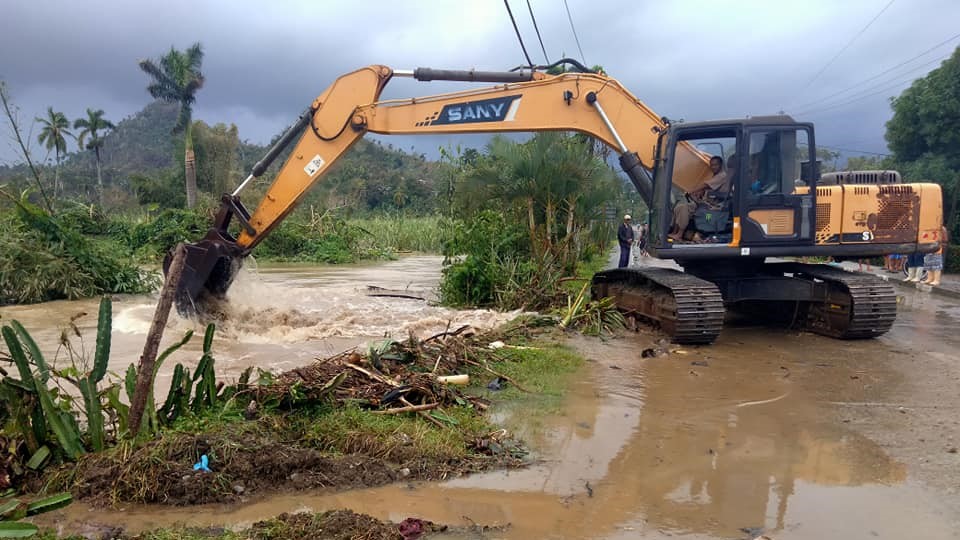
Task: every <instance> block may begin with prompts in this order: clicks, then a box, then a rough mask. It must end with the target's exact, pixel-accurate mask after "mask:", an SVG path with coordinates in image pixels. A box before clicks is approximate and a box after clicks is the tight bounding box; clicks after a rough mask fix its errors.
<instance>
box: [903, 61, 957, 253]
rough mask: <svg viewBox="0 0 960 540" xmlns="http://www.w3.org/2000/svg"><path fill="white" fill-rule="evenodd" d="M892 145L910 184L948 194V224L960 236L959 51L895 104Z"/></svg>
mask: <svg viewBox="0 0 960 540" xmlns="http://www.w3.org/2000/svg"><path fill="white" fill-rule="evenodd" d="M892 107H893V118H892V119H891V120H890V121H889V122H887V134H886V138H887V142H888V143H889V146H890V150H892V151H893V153H894V160H895V161H896V162H897V164H898V167H899V168H900V169H901V172H902V173H903V175H904V177H905V178H906V179H908V180H926V181H934V182H937V183H939V184H940V185H942V186H943V188H944V221H945V222H946V224H947V227H948V229H949V230H950V231H951V232H953V233H954V237H955V234H956V233H957V217H958V210H960V208H958V205H957V201H958V196H960V47H958V48H957V49H956V50H955V51H954V53H953V55H952V56H951V57H950V58H949V59H947V60H946V61H944V62H943V64H941V65H940V67H938V68H937V69H934V70H933V71H931V72H930V73H928V74H927V76H926V77H924V78H922V79H917V81H915V82H914V83H913V84H912V85H911V86H910V88H908V89H906V90H904V92H903V93H902V94H900V96H899V97H896V98H894V99H893V101H892Z"/></svg>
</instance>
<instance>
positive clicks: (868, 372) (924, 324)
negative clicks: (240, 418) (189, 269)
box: [2, 257, 960, 540]
mask: <svg viewBox="0 0 960 540" xmlns="http://www.w3.org/2000/svg"><path fill="white" fill-rule="evenodd" d="M438 273H439V260H438V259H436V258H424V257H417V258H410V259H404V260H401V261H396V262H391V263H386V264H382V265H376V266H366V267H342V268H336V269H333V270H329V269H315V268H310V269H301V270H297V269H291V268H284V269H269V270H268V269H265V268H261V270H260V272H259V277H257V278H256V279H253V277H251V278H250V280H249V283H240V285H241V287H238V291H241V293H240V294H238V298H243V299H245V300H244V301H246V302H249V305H251V306H255V305H257V304H256V302H259V301H262V302H264V303H265V304H264V305H269V306H274V307H279V308H280V309H279V312H277V313H273V312H271V311H269V310H268V309H265V308H254V307H251V309H252V310H253V311H252V312H251V315H250V319H249V321H248V323H247V322H243V323H238V324H237V325H236V326H233V327H231V328H228V329H225V331H224V333H223V335H222V336H221V337H220V338H219V341H218V344H217V345H216V346H215V351H216V352H217V359H218V362H221V358H222V359H224V361H222V362H221V364H226V366H221V367H222V369H226V370H227V372H228V373H233V372H234V371H230V370H233V369H236V368H239V367H242V366H245V365H247V364H250V363H255V364H257V365H262V366H270V367H278V368H287V367H290V366H292V365H294V364H296V363H302V362H305V361H308V360H309V359H311V358H312V357H314V356H321V355H324V354H327V353H332V352H338V349H339V348H341V347H346V346H349V345H350V344H351V343H354V342H357V341H361V340H366V339H369V338H370V337H371V336H379V335H382V334H384V333H392V334H397V333H405V332H407V331H410V330H413V331H425V330H426V331H432V329H436V328H439V330H442V329H443V327H445V326H446V324H447V322H446V321H448V320H454V321H455V323H454V324H458V323H461V322H464V323H465V322H470V323H473V324H492V323H493V322H495V321H496V320H498V316H496V315H494V314H491V313H488V312H453V311H449V310H441V309H440V308H434V307H429V306H426V305H425V304H424V303H423V302H419V303H418V302H417V301H412V300H402V299H370V298H367V297H364V296H362V295H360V294H359V293H358V291H360V290H361V289H362V288H363V287H365V286H366V285H368V284H372V285H379V286H383V287H388V288H392V289H397V288H404V287H407V286H408V285H409V286H410V288H421V289H424V288H430V287H432V286H433V285H435V283H436V279H437V276H438ZM258 295H259V296H258ZM149 304H150V299H147V298H140V299H128V300H124V301H123V302H118V303H117V314H116V315H117V321H118V322H117V324H116V327H115V331H114V335H115V337H116V336H118V335H120V336H121V337H122V339H121V340H120V343H121V345H120V346H119V350H121V351H128V350H129V351H133V350H135V349H137V348H138V347H140V346H142V332H143V330H144V329H145V326H144V328H140V326H137V325H141V326H143V325H146V322H147V321H148V320H149V313H150V310H151V306H150V305H149ZM83 305H85V304H84V303H63V304H61V305H60V306H59V307H54V305H52V304H47V305H44V306H37V307H29V306H28V307H23V308H16V309H15V310H9V309H5V310H3V312H2V313H3V315H4V317H9V316H11V315H12V313H11V311H18V312H19V313H18V315H17V316H19V317H22V318H23V319H24V322H25V324H27V326H28V327H32V326H41V327H46V326H49V325H51V324H52V319H53V318H54V317H55V316H61V317H67V316H68V315H69V313H70V312H71V311H73V310H75V309H77V308H79V307H81V306H83ZM83 309H87V310H90V312H91V313H93V312H94V311H95V309H94V305H93V303H89V304H88V305H87V307H84V308H83ZM294 309H295V311H296V314H297V315H296V316H295V317H293V318H294V319H296V321H295V323H294V324H286V325H285V324H282V323H283V321H287V319H286V318H285V317H287V316H289V314H290V313H291V310H294ZM31 310H32V311H31ZM44 310H46V311H44ZM284 310H286V311H284ZM265 311H266V312H268V313H271V317H274V316H276V317H279V318H278V319H268V320H263V323H262V324H259V323H257V322H256V321H257V315H256V313H257V312H261V313H262V312H265ZM30 313H34V314H36V317H38V318H37V319H34V320H33V321H32V322H33V324H32V325H31V321H30V319H29V318H28V317H26V316H23V314H30ZM301 316H302V317H304V318H305V319H304V320H306V321H307V323H309V324H305V323H303V321H301V319H300V318H299V317H301ZM44 317H46V319H44ZM44 320H45V324H40V323H44ZM958 323H960V307H958V306H957V305H956V304H955V303H952V302H950V301H946V300H943V299H940V298H936V297H930V296H929V295H924V294H921V293H911V292H906V293H904V295H903V296H902V297H901V298H900V313H899V316H898V321H897V323H896V325H895V326H894V328H893V330H892V331H891V332H890V333H889V334H888V335H886V336H883V337H881V338H879V339H874V340H869V341H853V342H843V341H837V340H832V339H829V338H825V337H822V336H814V335H808V334H801V333H797V332H794V331H789V330H784V329H769V328H765V327H763V326H758V325H755V324H752V323H749V322H743V321H739V322H737V321H734V322H733V323H732V324H731V325H730V326H728V327H726V328H725V330H724V332H723V334H722V335H721V337H720V339H719V341H718V342H717V343H716V344H715V345H713V346H710V347H683V348H676V347H674V348H673V349H674V350H673V351H672V352H671V353H670V354H668V355H665V356H660V357H654V358H641V356H640V352H641V351H642V350H643V349H645V348H648V347H656V346H657V340H658V339H659V336H658V335H657V334H656V333H655V332H651V331H647V330H645V331H641V332H639V333H635V334H627V335H624V336H622V337H618V338H615V339H607V340H600V339H594V338H584V337H571V338H569V340H568V344H569V345H570V346H572V347H574V348H575V349H577V350H579V351H580V352H581V353H582V354H583V355H584V356H585V357H586V358H587V359H588V361H587V363H586V365H585V367H584V368H583V369H582V370H581V372H580V373H578V374H577V376H576V378H575V381H574V383H573V385H572V387H571V389H570V392H569V395H568V397H567V398H566V399H565V400H564V402H563V404H562V406H561V407H560V410H559V412H558V413H557V414H553V413H550V414H546V416H537V417H535V418H533V419H531V418H530V415H526V414H518V413H517V412H516V411H506V412H501V413H498V414H500V415H501V416H502V417H503V419H504V422H505V424H506V425H507V426H508V427H509V428H510V429H514V430H519V431H520V432H521V433H522V434H524V436H525V437H526V438H527V440H528V441H530V442H531V444H532V445H533V446H534V448H535V450H536V452H537V457H538V460H537V462H536V463H535V464H534V465H532V466H531V467H529V468H526V469H522V470H514V471H506V472H492V473H485V474H478V475H474V476H470V477H463V478H456V479H452V480H449V481H446V482H442V483H413V484H397V485H392V486H386V487H380V488H374V489H364V490H355V491H348V492H342V493H337V494H330V493H324V492H297V493H289V494H282V495H275V496H264V497H261V498H256V499H251V500H249V501H247V502H246V503H244V504H239V505H232V506H203V507H190V508H169V507H162V508H161V507H135V506H130V507H125V508H120V509H117V510H102V509H97V510H94V509H90V508H88V507H86V506H85V505H83V504H74V505H72V506H70V507H68V508H66V509H64V510H63V511H60V512H58V513H56V514H54V515H51V516H49V517H45V518H44V523H45V524H48V525H53V526H59V527H66V529H65V530H70V529H71V528H74V527H76V526H77V524H78V523H89V522H95V523H103V524H110V525H119V526H122V527H124V528H126V529H127V530H128V531H130V532H135V531H139V530H143V529H148V528H152V527H157V526H167V525H171V524H174V523H182V524H187V525H197V526H210V525H214V526H224V525H226V526H230V527H243V526H248V525H250V524H251V523H253V522H255V521H257V520H260V519H264V518H268V517H273V516H276V515H277V514H279V513H282V512H294V511H305V510H311V511H322V510H327V509H334V508H350V509H352V510H355V511H358V512H363V513H367V514H370V515H373V516H375V517H378V518H381V519H389V520H394V521H400V520H402V519H404V518H406V517H409V516H417V517H421V518H425V519H429V520H432V521H436V522H441V523H445V524H449V525H455V526H468V525H471V524H480V525H489V526H504V527H503V528H497V529H492V530H486V531H485V532H482V533H456V534H452V533H451V534H449V535H448V537H451V538H505V539H527V538H611V539H612V538H640V537H642V538H690V539H695V538H711V539H712V538H721V539H732V538H755V537H757V536H760V535H761V534H763V535H767V536H768V537H769V538H773V539H810V540H813V539H817V540H819V539H843V540H857V539H870V540H872V539H875V538H889V539H908V538H909V539H912V538H923V539H925V540H926V539H948V538H960V534H958V532H957V531H958V525H960V503H958V500H960V497H958V494H957V491H956V490H957V489H958V487H960V455H958V453H957V448H956V445H957V444H960V440H957V439H958V438H960V434H958V429H957V428H958V421H960V414H958V413H960V406H958V405H960V396H958V393H960V392H958V381H960V367H958V366H957V365H956V364H957V362H958V361H960V358H958V355H957V353H956V351H957V350H958V346H960V337H958V336H957V335H956V333H955V328H957V327H958ZM183 324H185V323H177V325H178V328H181V329H182V327H181V326H179V325H183ZM138 328H139V329H138ZM369 329H375V330H369ZM49 332H50V335H53V334H54V331H53V330H49ZM124 332H129V333H130V336H129V337H127V336H126V334H124ZM43 341H44V342H46V341H47V339H46V338H44V340H43ZM138 352H139V351H137V353H138ZM137 353H131V357H130V358H134V357H135V355H136V354H137ZM185 354H186V357H188V358H189V357H191V356H195V351H193V352H192V353H190V352H188V353H185ZM124 361H126V360H124Z"/></svg>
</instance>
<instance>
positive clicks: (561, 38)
mask: <svg viewBox="0 0 960 540" xmlns="http://www.w3.org/2000/svg"><path fill="white" fill-rule="evenodd" d="M524 4H525V3H524V2H519V1H518V0H514V2H513V3H512V5H514V14H515V15H516V16H517V19H518V23H519V25H520V28H521V32H523V35H524V37H525V40H526V44H527V50H528V51H529V52H530V54H531V56H532V57H533V58H534V61H536V62H542V61H543V54H542V52H541V51H540V46H539V43H538V42H537V40H536V36H535V34H534V32H533V27H532V24H531V23H530V20H529V15H528V14H527V12H526V9H525V8H526V6H525V5H524ZM532 4H533V7H534V10H535V13H536V15H537V22H538V25H539V27H540V30H541V32H542V34H543V38H544V43H545V45H546V47H547V53H548V54H549V55H550V57H551V59H552V60H555V59H556V58H558V57H559V56H560V54H561V53H565V54H566V55H567V56H571V57H577V56H579V53H578V51H577V47H576V44H575V42H574V40H573V36H572V34H571V31H570V26H569V23H568V21H567V17H566V12H565V11H564V9H563V4H562V3H560V2H547V1H545V0H533V2H532ZM885 4H886V0H860V1H855V2H853V1H851V2H829V1H822V2H804V3H802V4H792V3H789V4H788V3H780V2H759V1H758V2H742V1H741V2H693V1H677V2H659V3H653V2H635V1H630V0H622V1H610V2H598V1H575V0H571V1H570V9H571V11H572V13H573V14H574V16H575V22H576V27H577V32H578V34H579V37H580V41H581V44H582V46H583V51H584V54H585V56H586V60H587V62H588V63H589V64H591V65H592V64H602V65H603V66H604V67H605V68H606V69H607V71H608V72H609V73H610V74H611V75H613V76H615V77H617V78H619V79H620V80H621V81H622V82H623V83H624V84H625V85H626V86H627V87H628V88H629V89H631V90H632V91H633V92H634V93H635V94H636V95H637V96H638V97H639V98H640V99H642V100H644V101H645V102H647V104H648V105H650V106H651V108H653V109H654V110H656V111H657V112H659V113H660V114H664V115H667V116H670V117H672V118H684V119H686V120H688V121H690V120H702V119H710V118H724V117H736V116H743V115H747V114H751V115H756V114H768V113H773V112H776V111H778V110H781V109H783V110H786V111H787V112H801V111H802V110H803V109H816V108H817V107H818V106H820V107H822V106H823V105H829V104H832V103H837V102H842V101H843V99H844V96H839V97H838V98H834V99H832V100H829V101H827V102H825V103H823V102H821V103H817V102H818V100H819V99H820V98H823V97H824V96H827V95H829V94H831V93H833V92H836V91H838V90H841V89H844V88H846V87H848V86H851V85H854V84H856V83H857V82H859V81H862V80H863V79H866V78H868V77H871V76H873V75H875V74H877V73H879V72H881V71H883V70H884V69H886V68H888V67H890V66H892V65H895V64H896V63H898V62H900V61H903V60H906V59H907V58H909V57H910V56H913V55H914V54H916V53H918V52H920V51H922V50H924V49H926V48H928V47H930V46H931V45H932V44H934V43H937V42H939V41H942V40H943V39H945V38H946V37H948V36H950V35H952V34H955V33H956V32H957V27H956V24H955V21H957V20H960V2H956V1H955V0H914V1H907V0H897V1H896V2H894V4H893V5H892V6H891V7H890V8H889V9H888V10H887V11H886V12H885V13H884V14H883V15H882V16H881V17H880V18H879V19H878V20H877V21H876V23H875V24H874V25H873V26H872V27H871V28H870V29H869V30H868V31H867V32H865V33H864V34H863V35H862V36H861V37H860V38H858V40H857V41H856V43H854V45H853V46H851V47H850V48H849V49H848V50H847V51H846V52H845V53H844V54H843V55H841V56H840V57H839V58H838V59H837V60H836V62H834V63H833V64H832V65H831V66H830V68H829V69H828V70H827V71H826V72H825V73H824V74H823V75H822V76H820V77H819V78H818V79H817V80H816V81H815V82H814V83H813V84H808V83H809V81H810V79H811V78H812V77H813V76H814V74H816V73H817V71H819V70H820V69H821V68H822V67H823V66H824V65H825V64H826V63H827V61H828V60H830V58H832V57H833V56H834V55H835V54H836V53H837V51H839V50H840V49H841V48H842V47H843V46H844V45H845V44H846V43H847V42H848V41H849V39H850V38H851V37H852V36H853V35H855V34H856V33H857V32H858V31H859V30H860V29H861V28H862V27H863V25H864V24H866V22H867V21H869V20H870V19H871V18H872V17H873V16H874V15H875V14H876V13H877V12H878V11H879V10H880V9H881V8H882V7H883V6H884V5H885ZM4 15H5V19H6V22H5V24H4V30H3V32H0V50H2V51H3V53H2V59H0V77H2V78H3V79H4V80H6V81H7V83H8V85H9V87H10V90H11V92H12V93H13V95H14V97H15V99H16V101H17V103H18V105H19V106H20V108H21V109H22V111H23V116H24V117H26V118H32V117H33V116H36V115H40V114H42V112H43V111H44V110H45V108H46V107H47V106H48V105H53V106H54V107H55V108H56V109H58V110H62V111H64V112H65V113H66V114H67V115H68V117H71V118H75V117H77V116H79V115H81V114H83V110H84V109H85V108H86V107H95V108H103V109H104V110H106V112H107V116H108V117H109V118H111V119H113V120H119V119H120V118H122V117H124V116H126V115H129V114H131V113H133V112H135V111H137V110H139V109H140V108H141V107H142V106H143V105H145V104H146V103H147V102H149V100H150V98H149V96H148V95H147V93H146V91H145V86H146V84H147V77H146V76H145V75H144V74H143V73H141V72H140V71H139V69H138V68H137V65H136V64H137V61H138V60H139V59H142V58H147V57H157V56H159V55H161V54H163V53H164V52H165V51H166V50H168V49H169V48H170V46H171V45H174V46H176V47H178V48H184V47H187V46H189V45H190V44H191V43H193V42H194V41H200V42H202V43H203V45H204V50H205V52H206V58H205V60H204V66H203V71H204V74H205V75H206V77H207V83H206V86H205V87H204V88H203V89H202V90H201V91H200V93H199V94H198V100H197V105H196V112H195V115H196V117H197V118H199V119H203V120H205V121H207V122H211V123H213V122H233V123H236V124H237V125H238V126H239V128H240V133H241V137H244V138H249V139H251V140H253V141H258V142H265V141H266V140H268V139H269V138H270V136H272V135H273V134H275V133H276V132H277V131H278V130H279V129H281V128H282V127H283V126H284V125H286V124H287V123H288V122H289V121H290V120H292V119H293V118H294V117H295V116H296V114H298V113H299V111H300V110H301V109H303V108H304V107H305V106H306V105H307V104H309V102H310V101H311V100H312V99H313V97H314V96H316V95H317V94H318V93H319V92H321V91H322V90H323V88H324V87H326V86H327V85H328V84H329V83H330V81H332V79H334V78H335V77H336V76H338V75H339V74H342V73H344V72H347V71H350V70H353V69H356V68H357V67H361V66H364V65H367V64H371V63H385V64H388V65H391V66H394V67H397V68H413V67H417V66H432V67H449V68H470V67H476V68H482V69H503V68H509V67H513V66H514V65H517V64H519V63H520V62H521V61H522V55H521V53H520V49H519V46H518V45H517V43H516V38H515V36H514V34H513V29H512V27H511V26H510V24H509V19H507V16H506V14H505V12H504V9H503V5H502V4H501V3H500V2H496V1H490V2H454V1H441V0H435V1H408V2H401V1H395V2H379V1H376V2H375V1H354V2H309V1H302V2H292V1H289V2H273V3H266V2H236V1H235V2H225V1H224V2H187V1H182V0H177V1H170V2H165V3H163V4H162V6H159V5H157V4H153V3H150V4H148V3H146V2H105V1H101V0H96V1H94V0H89V1H86V2H52V1H44V0H33V1H30V2H26V1H24V2H12V3H8V5H7V6H6V7H5V14H4ZM950 50H951V48H950V47H943V48H942V49H940V50H938V51H936V53H935V54H931V55H929V56H927V57H925V58H924V59H921V60H920V61H918V62H916V63H914V64H911V66H916V65H918V64H922V63H923V62H925V61H929V60H932V59H934V58H936V57H937V56H938V55H939V56H943V55H945V54H947V53H949V51H950ZM911 66H907V67H906V68H904V70H906V69H909V68H910V67H911ZM933 67H935V65H931V66H928V67H927V68H926V69H925V70H920V71H917V72H914V73H911V74H906V75H904V77H907V76H909V75H913V76H922V75H923V74H924V73H925V71H926V70H929V69H932V68H933ZM896 73H899V72H895V73H894V74H891V76H893V75H896ZM883 80H885V78H884V79H880V80H879V81H874V82H873V83H870V84H875V83H876V82H882V81H883ZM892 80H893V81H895V80H896V79H892ZM905 86H906V84H903V85H901V86H898V87H896V88H894V89H892V90H890V91H888V92H887V93H885V94H884V93H882V92H881V93H880V94H878V95H877V96H872V97H869V98H867V99H863V100H861V101H858V102H855V103H853V104H851V105H848V106H844V107H841V108H837V109H834V110H830V111H822V112H817V111H815V110H814V111H812V112H811V113H810V114H809V115H801V116H799V117H798V119H803V120H813V121H815V122H817V126H818V129H819V132H818V136H819V141H820V142H822V143H828V144H834V145H838V146H839V145H845V146H851V147H854V148H863V149H867V150H872V151H880V152H882V151H884V148H885V146H884V143H883V139H882V136H883V123H884V121H885V120H886V119H888V118H889V115H890V113H889V105H888V104H887V101H886V99H887V97H889V96H892V95H896V94H897V93H898V92H899V91H900V90H901V89H902V88H903V87H905ZM454 88H458V87H457V86H456V85H451V84H443V83H429V84H421V83H415V82H413V81H408V80H401V81H397V82H396V83H394V84H392V85H391V86H390V87H388V89H387V91H386V95H385V97H388V98H389V97H401V96H409V95H424V94H430V93H436V92H440V91H448V90H451V89H454ZM849 95H854V94H853V93H851V94H849ZM396 139H397V141H396V142H395V143H394V144H395V145H397V146H400V147H402V148H409V147H410V146H411V144H412V145H415V146H416V147H417V150H418V151H421V152H424V153H427V154H428V155H436V148H437V146H439V145H444V144H452V143H455V142H456V139H451V138H441V137H398V138H396ZM463 140H465V141H466V142H467V144H472V145H478V144H482V141H483V140H484V139H483V138H482V137H470V138H466V139H463ZM12 155H13V154H12V153H11V152H10V151H9V149H8V148H5V147H3V148H0V159H6V160H9V159H10V158H11V157H12Z"/></svg>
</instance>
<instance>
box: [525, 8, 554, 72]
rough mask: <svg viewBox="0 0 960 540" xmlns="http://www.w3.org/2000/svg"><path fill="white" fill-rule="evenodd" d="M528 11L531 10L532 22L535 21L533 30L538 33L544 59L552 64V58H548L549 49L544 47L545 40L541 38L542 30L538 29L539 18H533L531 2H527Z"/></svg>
mask: <svg viewBox="0 0 960 540" xmlns="http://www.w3.org/2000/svg"><path fill="white" fill-rule="evenodd" d="M527 9H528V10H530V20H532V21H533V29H534V30H536V31H537V39H538V40H540V50H542V51H543V59H544V60H546V61H547V63H548V64H549V63H550V58H549V57H547V48H546V47H544V46H543V38H542V37H540V29H539V28H537V18H536V17H534V16H533V7H531V6H530V0H527Z"/></svg>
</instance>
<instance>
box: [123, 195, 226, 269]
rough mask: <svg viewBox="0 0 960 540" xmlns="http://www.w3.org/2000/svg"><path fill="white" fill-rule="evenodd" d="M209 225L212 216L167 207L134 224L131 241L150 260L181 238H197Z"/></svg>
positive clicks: (138, 251) (143, 256)
mask: <svg viewBox="0 0 960 540" xmlns="http://www.w3.org/2000/svg"><path fill="white" fill-rule="evenodd" d="M208 228H210V220H209V219H208V218H207V217H205V216H203V215H202V214H200V213H198V212H195V211H192V210H176V209H172V208H171V209H167V210H164V211H162V212H160V214H159V215H158V216H157V217H156V218H154V219H152V220H149V221H146V222H144V223H140V224H137V225H134V226H133V227H132V229H131V230H130V232H129V234H128V235H127V238H128V244H129V245H130V246H132V247H134V249H136V252H137V255H138V256H140V257H141V258H144V259H147V260H156V259H157V258H159V257H162V256H163V255H164V254H165V253H166V252H167V251H168V250H169V249H170V248H172V247H173V246H175V245H177V243H178V242H196V241H197V240H199V239H200V238H201V237H202V236H203V235H204V234H206V232H207V229H208Z"/></svg>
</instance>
